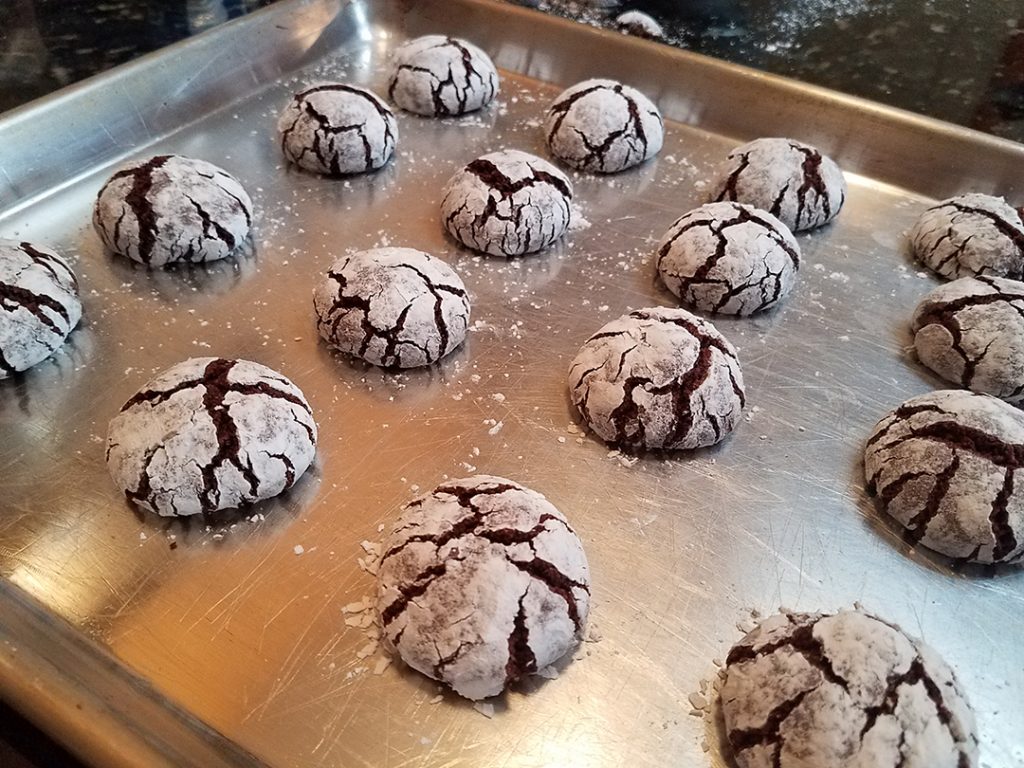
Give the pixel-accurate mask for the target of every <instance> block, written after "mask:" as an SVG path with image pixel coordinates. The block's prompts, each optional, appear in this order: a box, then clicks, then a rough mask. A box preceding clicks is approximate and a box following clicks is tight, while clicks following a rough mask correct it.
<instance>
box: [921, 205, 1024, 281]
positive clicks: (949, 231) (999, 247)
mask: <svg viewBox="0 0 1024 768" xmlns="http://www.w3.org/2000/svg"><path fill="white" fill-rule="evenodd" d="M910 244H911V247H912V248H913V250H914V255H915V256H917V258H918V259H920V260H921V262H923V263H924V264H926V265H928V266H929V267H931V268H932V269H933V270H935V271H936V272H938V273H939V274H940V275H942V276H943V277H948V278H955V277H970V276H973V275H993V276H996V277H1008V278H1010V279H1012V280H1024V222H1022V220H1021V217H1020V213H1019V212H1018V211H1016V210H1014V209H1013V208H1012V207H1011V206H1009V205H1007V203H1006V201H1005V200H1004V199H1003V198H1001V197H992V196H991V195H982V194H978V193H972V194H969V195H960V196H959V197H952V198H950V199H949V200H943V201H942V202H941V203H939V204H938V205H934V206H932V207H931V208H929V209H928V210H926V211H925V212H924V213H922V214H921V216H920V218H919V219H918V220H917V221H916V222H915V224H914V227H913V229H912V230H911V231H910Z"/></svg>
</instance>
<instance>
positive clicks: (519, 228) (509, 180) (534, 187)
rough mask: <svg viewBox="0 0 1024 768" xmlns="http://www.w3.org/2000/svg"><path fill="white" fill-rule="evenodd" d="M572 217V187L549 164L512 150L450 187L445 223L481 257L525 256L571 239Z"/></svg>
mask: <svg viewBox="0 0 1024 768" xmlns="http://www.w3.org/2000/svg"><path fill="white" fill-rule="evenodd" d="M571 217H572V185H571V184H570V183H569V179H568V178H567V177H566V176H565V174H563V173H562V172H561V171H560V170H558V169H557V168H555V166H553V165H552V164H551V163H549V162H548V161H547V160H543V159H542V158H539V157H537V156H536V155H531V154H529V153H528V152H520V151H519V150H516V149H506V150H502V151H500V152H492V153H490V154H487V155H484V156H483V157H479V158H477V159H476V160H474V161H473V162H471V163H470V164H469V165H467V166H466V167H465V168H462V169H461V170H459V171H458V172H457V173H456V174H455V175H454V176H452V178H451V179H450V180H449V181H448V184H447V185H446V186H445V189H444V198H443V199H442V201H441V221H442V223H443V224H444V228H445V229H446V230H447V231H448V233H449V234H450V235H451V236H452V237H454V238H455V239H456V240H458V241H459V242H460V243H462V244H463V245H465V246H466V247H468V248H472V249H473V250H475V251H483V252H484V253H489V254H492V255H494V256H506V257H509V256H522V255H523V254H526V253H534V252H535V251H539V250H542V249H544V248H547V247H548V246H549V245H551V244H552V243H554V242H555V241H556V240H558V239H559V238H561V237H562V235H564V234H565V232H566V230H567V229H568V228H569V222H570V220H571Z"/></svg>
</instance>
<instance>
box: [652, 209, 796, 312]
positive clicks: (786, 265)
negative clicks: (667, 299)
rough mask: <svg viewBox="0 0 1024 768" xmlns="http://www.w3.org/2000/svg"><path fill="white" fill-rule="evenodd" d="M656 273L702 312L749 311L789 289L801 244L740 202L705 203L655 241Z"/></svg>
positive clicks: (769, 304) (776, 300) (762, 307)
mask: <svg viewBox="0 0 1024 768" xmlns="http://www.w3.org/2000/svg"><path fill="white" fill-rule="evenodd" d="M656 254H657V267H658V274H659V275H660V276H661V279H662V281H664V283H665V285H666V286H667V287H668V289H669V290H670V291H672V293H674V294H675V295H676V296H678V297H679V298H680V299H682V300H683V302H684V303H685V304H687V305H689V306H692V307H694V308H696V309H699V310H701V311H703V312H717V313H720V314H726V315H751V314H753V313H755V312H761V311H763V310H766V309H771V308H772V307H774V306H776V305H777V304H778V303H779V302H780V301H782V300H783V299H784V298H786V296H788V295H789V292H790V291H791V290H792V289H793V284H794V283H795V282H796V274H797V270H798V269H799V268H800V246H798V245H797V242H796V240H795V239H794V238H793V235H792V233H791V232H790V231H789V230H788V229H787V228H786V225H785V224H783V223H782V222H781V221H779V220H778V219H776V218H775V217H774V216H772V215H771V214H770V213H766V212H765V211H759V210H758V209H756V208H752V207H751V206H749V205H743V204H742V203H728V202H724V203H708V204H707V205H702V206H701V207H700V208H697V209H695V210H693V211H690V212H689V213H687V214H686V215H685V216H683V217H682V218H680V219H679V220H678V221H676V223H675V224H673V225H672V226H671V227H670V228H669V230H668V232H667V233H666V234H665V236H664V237H663V238H662V239H661V242H660V243H659V244H658V248H657V251H656Z"/></svg>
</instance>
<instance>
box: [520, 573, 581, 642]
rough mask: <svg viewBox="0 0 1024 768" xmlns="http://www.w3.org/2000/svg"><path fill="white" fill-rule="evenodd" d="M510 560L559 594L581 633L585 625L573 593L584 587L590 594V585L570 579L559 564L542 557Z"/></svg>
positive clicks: (574, 625) (573, 623)
mask: <svg viewBox="0 0 1024 768" xmlns="http://www.w3.org/2000/svg"><path fill="white" fill-rule="evenodd" d="M508 561H509V563H511V564H512V565H513V566H515V567H516V568H517V569H518V570H520V571H522V572H523V573H525V574H528V575H529V576H531V577H533V578H534V579H535V580H536V581H539V582H541V583H542V584H543V585H544V586H546V587H547V588H548V590H549V591H550V592H551V593H552V594H555V595H558V596H559V597H561V598H562V599H563V600H564V601H565V606H566V611H567V612H568V614H569V619H570V620H571V621H572V625H573V627H575V629H576V633H577V634H579V632H580V630H581V629H582V628H583V626H582V621H581V620H580V611H579V606H578V605H577V603H576V595H575V594H573V589H582V590H583V591H584V592H586V593H587V594H588V595H589V594H590V587H588V586H587V585H586V584H583V583H582V582H579V581H576V580H574V579H570V578H569V577H568V576H566V575H565V574H564V573H562V571H561V570H559V568H558V566H556V565H554V564H553V563H549V562H548V561H547V560H544V559H543V558H540V557H534V558H533V559H531V560H515V559H513V558H511V557H509V558H508Z"/></svg>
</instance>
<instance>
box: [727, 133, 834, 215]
mask: <svg viewBox="0 0 1024 768" xmlns="http://www.w3.org/2000/svg"><path fill="white" fill-rule="evenodd" d="M711 199H712V201H716V202H721V201H723V200H731V201H733V202H739V203H746V204H747V205H752V206H754V207H755V208H760V209H761V210H762V211H768V213H770V214H772V216H774V217H775V218H777V219H778V220H779V221H781V222H782V223H783V224H785V225H786V226H787V227H789V228H790V229H791V230H792V231H794V232H802V231H804V230H807V229H814V228H816V227H820V226H823V225H825V224H827V223H828V222H830V221H832V219H834V218H835V217H836V216H838V215H839V211H840V210H841V209H842V207H843V203H845V202H846V179H844V178H843V172H842V171H841V170H839V166H837V165H836V164H835V163H834V162H833V161H832V159H831V158H829V157H827V156H826V155H823V154H822V153H821V152H820V151H819V150H818V149H816V148H815V147H812V146H810V145H808V144H803V143H801V142H799V141H794V140H793V139H779V138H765V139H755V140H754V141H752V142H750V143H749V144H744V145H742V146H739V147H736V149H734V150H733V151H732V152H730V153H729V157H728V159H727V160H726V161H725V163H724V164H723V165H722V167H721V168H720V169H719V171H718V175H717V177H716V179H715V180H714V181H713V182H712V193H711Z"/></svg>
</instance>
